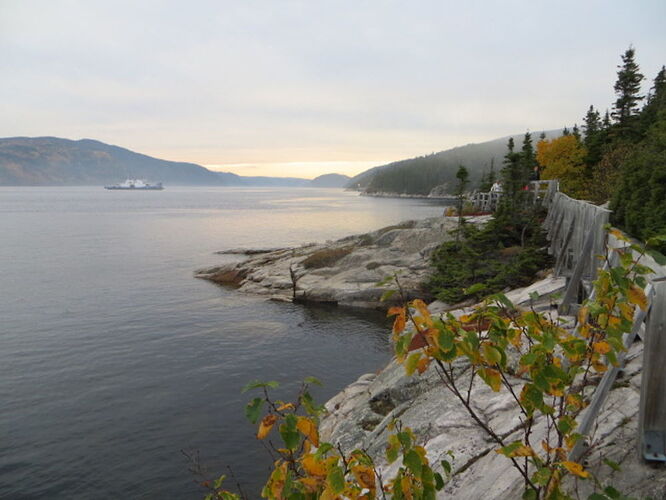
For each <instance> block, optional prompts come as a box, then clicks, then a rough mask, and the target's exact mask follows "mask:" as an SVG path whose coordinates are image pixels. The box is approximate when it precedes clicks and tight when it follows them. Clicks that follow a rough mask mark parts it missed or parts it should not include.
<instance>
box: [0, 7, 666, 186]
mask: <svg viewBox="0 0 666 500" xmlns="http://www.w3.org/2000/svg"><path fill="white" fill-rule="evenodd" d="M665 22H666V1H665V0H639V1H631V2H629V1H626V0H622V1H615V0H603V1H585V0H577V1H568V0H567V1H561V0H560V1H549V2H542V1H539V0H531V1H520V2H519V1H502V2H499V1H476V2H475V1H469V0H468V1H457V2H451V1H443V0H439V1H435V0H433V1H411V2H407V1H404V0H403V1H399V2H398V1H396V2H390V1H362V0H354V1H349V2H347V1H341V0H337V1H315V0H307V1H302V2H300V1H299V2H288V1H277V0H275V1H270V2H269V1H251V0H236V1H219V0H210V1H195V0H191V1H183V0H178V1H141V2H139V1H134V0H132V1H119V0H113V1H110V0H109V1H101V0H99V1H96V0H86V1H66V0H45V1H32V0H0V71H1V73H0V74H1V78H0V95H1V96H2V105H1V107H0V136H1V137H9V136H19V135H21V136H43V135H53V136H58V137H66V138H70V139H79V138H84V137H85V138H93V139H98V140H101V141H103V142H108V143H111V144H117V145H120V146H123V147H127V148H129V149H132V150H134V151H138V152H142V153H145V154H149V155H152V156H157V157H159V158H164V159H170V160H180V161H192V162H195V163H199V164H203V165H207V166H210V167H212V168H216V169H218V170H226V171H233V172H235V173H238V174H241V175H274V176H299V177H310V178H311V177H314V176H316V175H319V174H322V173H328V172H340V173H346V174H350V175H352V174H355V173H358V172H360V171H362V170H364V169H365V168H368V167H370V166H374V165H377V164H381V163H385V162H387V161H392V160H397V159H402V158H407V157H411V156H417V155H421V154H427V153H430V152H433V151H440V150H444V149H448V148H450V147H453V146H457V145H462V144H466V143H469V142H479V141H483V140H489V139H493V138H496V137H501V136H505V135H509V134H512V133H521V132H524V131H525V130H526V129H530V130H532V131H535V132H538V131H540V130H542V129H553V128H559V127H562V126H563V125H571V124H573V123H574V122H575V121H580V119H581V117H582V115H583V114H584V113H585V111H586V109H587V107H588V106H589V105H590V104H594V105H595V106H596V107H599V108H602V110H603V109H606V107H608V106H609V105H610V103H611V102H612V101H613V88H612V86H613V82H614V81H615V73H616V70H617V69H616V66H617V65H618V64H619V63H620V54H621V53H622V52H623V51H624V50H625V49H626V48H627V47H628V46H629V45H630V44H633V45H634V46H635V48H636V51H637V60H638V63H639V65H640V66H641V69H642V70H643V72H644V73H645V75H646V76H647V77H648V79H649V80H650V81H651V80H652V79H653V78H654V76H655V75H656V73H657V71H658V70H659V68H660V67H661V65H662V64H665V63H666V29H665V28H664V25H665ZM647 86H648V85H647V83H646V87H647Z"/></svg>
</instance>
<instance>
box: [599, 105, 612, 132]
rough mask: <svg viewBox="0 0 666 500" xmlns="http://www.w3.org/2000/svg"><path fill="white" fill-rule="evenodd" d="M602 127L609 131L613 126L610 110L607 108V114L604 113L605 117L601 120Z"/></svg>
mask: <svg viewBox="0 0 666 500" xmlns="http://www.w3.org/2000/svg"><path fill="white" fill-rule="evenodd" d="M601 128H602V130H605V131H608V130H610V128H611V120H610V113H609V112H608V110H606V114H604V119H603V121H602V122H601Z"/></svg>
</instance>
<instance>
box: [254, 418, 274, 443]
mask: <svg viewBox="0 0 666 500" xmlns="http://www.w3.org/2000/svg"><path fill="white" fill-rule="evenodd" d="M277 419H278V418H277V415H266V416H265V417H264V418H262V419H261V423H260V424H259V430H258V431H257V439H264V438H265V437H266V436H268V433H269V432H271V429H272V428H273V426H274V425H275V422H277Z"/></svg>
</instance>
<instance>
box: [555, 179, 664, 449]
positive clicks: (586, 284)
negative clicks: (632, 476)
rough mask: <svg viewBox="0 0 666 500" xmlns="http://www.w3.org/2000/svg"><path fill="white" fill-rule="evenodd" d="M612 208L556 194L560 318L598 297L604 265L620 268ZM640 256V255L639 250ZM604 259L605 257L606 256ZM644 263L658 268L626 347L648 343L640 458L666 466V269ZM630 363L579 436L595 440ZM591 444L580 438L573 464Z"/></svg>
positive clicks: (605, 382)
mask: <svg viewBox="0 0 666 500" xmlns="http://www.w3.org/2000/svg"><path fill="white" fill-rule="evenodd" d="M609 216H610V210H608V209H607V208H605V207H599V206H596V205H593V204H591V203H587V202H585V201H581V200H574V199H572V198H570V197H569V196H567V195H565V194H563V193H559V192H558V193H555V194H554V195H553V196H552V199H551V200H550V203H549V210H548V216H547V218H546V220H545V222H544V226H545V229H546V230H547V232H548V239H549V242H550V247H549V250H550V253H551V254H552V255H553V256H554V258H555V274H556V275H557V276H564V277H566V278H567V287H566V290H565V292H564V296H563V298H562V302H561V304H560V306H559V312H560V314H571V313H573V312H575V311H576V310H577V308H578V304H579V303H582V301H583V300H584V299H585V298H593V297H594V293H595V292H594V289H593V286H592V282H593V281H594V279H595V278H596V276H597V273H598V270H599V268H600V267H602V266H603V267H606V268H608V267H612V266H614V265H616V264H617V258H618V255H617V252H612V253H611V254H610V257H609V258H608V259H607V258H605V256H606V252H607V246H608V247H609V248H618V247H625V246H626V245H627V244H626V242H624V241H622V240H619V239H617V238H615V237H614V236H612V235H608V236H607V233H606V230H605V226H606V225H607V224H608V220H609ZM634 254H635V256H637V254H636V253H635V252H634ZM601 257H604V258H601ZM641 264H643V265H646V266H648V267H650V268H651V269H653V271H654V272H653V273H652V274H651V275H650V276H649V277H648V284H647V286H646V288H645V290H644V292H645V295H646V297H647V299H648V307H647V308H646V309H640V308H637V309H636V312H635V315H634V319H633V325H632V328H631V331H630V332H629V333H627V334H625V336H624V339H623V341H624V346H625V348H626V349H629V347H631V345H632V343H633V342H634V341H635V339H636V337H637V336H640V337H641V338H642V340H643V341H644V349H643V374H642V382H641V398H640V410H639V411H640V412H639V436H638V447H639V456H640V457H641V458H642V459H643V460H646V461H659V462H666V363H664V359H666V268H665V267H663V266H659V264H657V263H656V262H655V261H654V260H653V259H652V258H650V257H649V256H647V255H644V256H642V257H641ZM623 365H624V353H621V354H620V355H619V356H618V366H615V367H612V368H611V369H609V370H608V371H607V372H606V373H605V374H604V376H603V377H602V379H601V382H600V383H599V385H598V386H597V388H596V390H595V392H594V394H593V396H592V399H591V401H590V405H589V406H588V407H587V408H586V409H585V411H584V412H583V414H582V415H581V419H580V422H579V425H578V432H579V433H580V434H582V435H583V436H586V437H587V436H589V435H590V432H591V431H592V428H593V424H594V422H595V421H596V418H597V415H598V413H599V411H600V409H601V408H602V406H603V404H604V402H605V400H606V397H607V396H608V393H609V392H610V390H611V388H612V386H613V384H614V382H615V379H616V378H617V376H618V374H619V373H620V371H621V370H622V367H623ZM587 446H588V443H587V442H586V441H585V440H580V441H579V442H578V443H577V444H576V446H575V447H574V448H573V450H572V451H571V453H570V455H569V458H570V460H574V461H578V460H579V459H580V458H581V457H582V455H583V454H584V453H585V451H586V449H587Z"/></svg>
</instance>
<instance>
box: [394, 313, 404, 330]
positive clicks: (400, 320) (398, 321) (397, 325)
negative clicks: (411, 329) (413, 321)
mask: <svg viewBox="0 0 666 500" xmlns="http://www.w3.org/2000/svg"><path fill="white" fill-rule="evenodd" d="M404 329H405V313H404V311H403V312H402V314H398V315H397V316H396V317H395V321H394V322H393V333H394V334H398V333H401V332H402V331H403V330H404Z"/></svg>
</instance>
